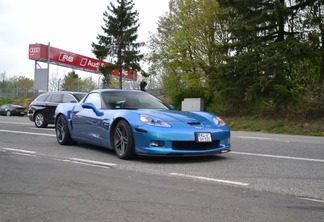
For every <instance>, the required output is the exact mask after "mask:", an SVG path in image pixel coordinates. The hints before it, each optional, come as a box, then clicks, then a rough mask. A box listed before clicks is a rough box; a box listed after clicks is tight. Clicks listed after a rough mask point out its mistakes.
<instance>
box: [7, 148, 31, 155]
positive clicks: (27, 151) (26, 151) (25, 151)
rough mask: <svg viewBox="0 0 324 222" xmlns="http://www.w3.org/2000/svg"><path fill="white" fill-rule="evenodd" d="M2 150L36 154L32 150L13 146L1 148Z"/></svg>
mask: <svg viewBox="0 0 324 222" xmlns="http://www.w3.org/2000/svg"><path fill="white" fill-rule="evenodd" d="M2 150H8V151H12V152H17V153H25V154H36V152H34V151H29V150H20V149H13V148H2Z"/></svg>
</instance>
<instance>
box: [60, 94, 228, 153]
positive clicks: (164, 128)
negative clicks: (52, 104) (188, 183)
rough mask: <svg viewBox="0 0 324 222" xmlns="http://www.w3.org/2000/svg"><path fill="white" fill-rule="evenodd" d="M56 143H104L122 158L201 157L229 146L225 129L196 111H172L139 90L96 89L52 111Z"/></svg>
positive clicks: (156, 99) (97, 144) (206, 114)
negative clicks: (147, 156) (137, 156)
mask: <svg viewBox="0 0 324 222" xmlns="http://www.w3.org/2000/svg"><path fill="white" fill-rule="evenodd" d="M55 131H56V138H57V141H58V142H59V144H62V145H67V144H73V143H76V142H80V143H86V144H92V145H96V146H102V147H106V148H108V149H112V150H114V151H115V153H116V155H117V156H118V157H119V158H121V159H130V158H132V157H134V156H135V155H151V156H203V155H213V154H215V153H226V152H229V151H230V147H231V145H230V129H229V128H228V126H227V125H226V124H225V123H224V121H223V120H221V119H220V118H219V117H217V116H215V115H214V114H212V113H208V112H201V111H192V112H188V111H186V112H185V111H176V110H173V109H171V108H170V107H169V106H168V105H166V104H165V103H163V102H162V101H161V100H159V99H158V98H156V97H154V96H152V95H151V94H149V93H147V92H143V91H139V90H118V89H117V90H115V89H113V90H112V89H100V90H94V91H91V92H90V93H88V94H87V95H86V96H85V97H84V98H83V99H82V100H81V101H80V102H79V103H62V104H59V105H58V107H57V108H56V110H55Z"/></svg>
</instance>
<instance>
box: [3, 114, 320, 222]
mask: <svg viewBox="0 0 324 222" xmlns="http://www.w3.org/2000/svg"><path fill="white" fill-rule="evenodd" d="M323 172H324V138H323V137H305V136H290V135H277V134H263V133H251V132H232V152H230V153H227V154H221V155H215V156H212V157H194V158H153V157H139V158H137V159H134V160H130V161H125V160H120V159H118V158H117V157H116V156H115V154H114V152H112V151H109V150H106V149H103V148H99V147H94V146H88V145H84V144H78V145H74V146H61V145H59V144H58V143H57V141H56V138H55V133H54V128H53V127H49V128H46V129H38V128H36V127H35V126H34V124H33V123H32V122H30V121H29V120H28V118H26V117H4V116H0V221H1V222H2V221H33V222H35V221H143V222H144V221H258V222H259V221H324V173H323Z"/></svg>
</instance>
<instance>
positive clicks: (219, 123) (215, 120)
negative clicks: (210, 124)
mask: <svg viewBox="0 0 324 222" xmlns="http://www.w3.org/2000/svg"><path fill="white" fill-rule="evenodd" d="M213 121H214V123H215V124H216V126H225V125H226V123H225V122H224V121H223V120H222V119H221V118H219V117H217V116H214V118H213Z"/></svg>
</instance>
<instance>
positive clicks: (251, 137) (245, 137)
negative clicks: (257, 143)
mask: <svg viewBox="0 0 324 222" xmlns="http://www.w3.org/2000/svg"><path fill="white" fill-rule="evenodd" d="M232 137H234V138H240V139H254V140H271V138H269V137H256V136H232Z"/></svg>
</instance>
